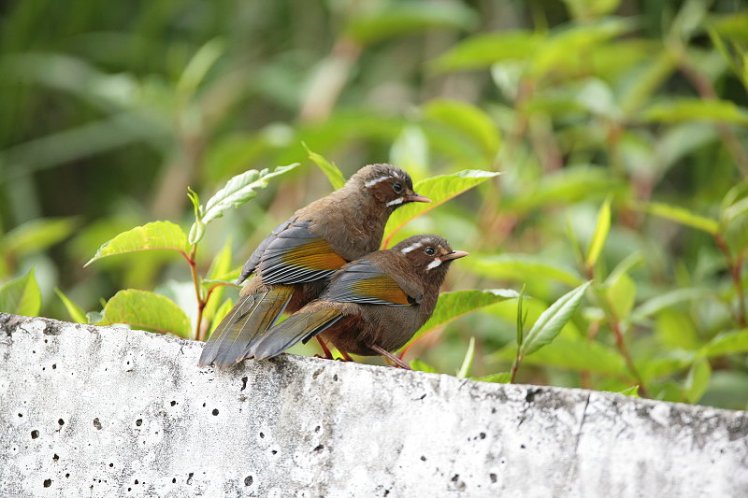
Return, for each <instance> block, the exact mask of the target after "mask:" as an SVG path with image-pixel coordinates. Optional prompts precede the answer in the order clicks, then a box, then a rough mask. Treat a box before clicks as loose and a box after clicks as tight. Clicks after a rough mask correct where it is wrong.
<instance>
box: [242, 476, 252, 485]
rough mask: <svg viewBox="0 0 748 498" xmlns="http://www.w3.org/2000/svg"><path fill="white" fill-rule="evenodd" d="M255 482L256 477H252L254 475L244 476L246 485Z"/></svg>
mask: <svg viewBox="0 0 748 498" xmlns="http://www.w3.org/2000/svg"><path fill="white" fill-rule="evenodd" d="M253 482H254V479H253V478H252V476H247V477H245V478H244V485H245V486H251V485H252V483H253Z"/></svg>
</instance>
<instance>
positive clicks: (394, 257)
mask: <svg viewBox="0 0 748 498" xmlns="http://www.w3.org/2000/svg"><path fill="white" fill-rule="evenodd" d="M467 254H468V253H466V252H464V251H453V250H452V249H451V248H450V247H449V244H448V243H447V241H446V240H444V239H443V238H441V237H438V236H436V235H418V236H415V237H410V238H409V239H406V240H404V241H403V242H400V243H399V244H397V245H396V246H394V247H393V248H392V249H389V250H385V251H377V252H374V253H372V254H369V255H367V256H364V257H363V258H361V259H358V260H356V261H353V262H352V263H348V264H347V265H345V266H344V267H343V268H341V269H340V270H339V271H338V272H337V273H336V274H335V276H334V277H333V278H332V280H331V281H330V285H329V286H328V287H327V289H326V290H325V291H324V292H323V293H322V295H321V296H320V297H319V299H317V300H315V301H312V302H311V303H309V304H307V305H306V306H304V307H303V308H301V309H300V310H299V311H297V312H296V313H294V314H293V315H291V316H290V317H289V318H288V319H287V320H286V321H284V322H282V323H280V324H278V325H276V326H275V327H273V328H271V329H270V330H268V332H267V334H265V335H264V336H262V337H259V338H258V339H257V340H256V341H252V343H251V344H250V345H249V347H248V348H247V354H246V357H247V358H255V359H258V360H261V359H264V358H271V357H273V356H275V355H277V354H279V353H281V352H283V351H285V350H286V349H288V348H289V347H291V346H293V345H294V344H296V343H297V342H299V341H302V342H304V343H306V342H307V341H309V340H310V339H311V338H312V337H315V336H317V335H318V334H320V335H321V336H322V337H323V338H324V339H325V340H326V341H329V342H331V343H332V344H334V345H335V347H336V348H337V349H338V350H339V351H340V352H341V353H342V354H343V356H344V357H346V358H347V359H349V357H348V353H352V354H357V355H363V356H375V355H382V356H385V357H386V358H388V359H389V360H390V361H392V362H394V363H395V364H396V365H398V366H400V367H402V368H409V367H408V365H407V364H406V363H405V362H403V361H402V360H401V359H400V358H398V357H397V356H395V355H394V354H392V353H391V352H392V351H395V350H397V349H399V348H401V347H402V346H404V345H405V343H406V342H408V340H410V338H411V337H413V334H414V333H415V332H416V331H417V330H418V329H419V328H421V326H422V325H423V324H424V323H426V320H428V319H429V317H430V316H431V313H433V311H434V307H435V306H436V301H437V299H438V297H439V287H440V286H441V284H442V282H444V278H445V277H446V275H447V270H448V269H449V265H450V263H451V262H452V261H453V260H455V259H458V258H462V257H464V256H467Z"/></svg>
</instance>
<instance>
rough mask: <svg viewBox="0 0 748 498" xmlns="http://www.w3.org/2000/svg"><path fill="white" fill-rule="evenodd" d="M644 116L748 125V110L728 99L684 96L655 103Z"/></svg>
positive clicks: (663, 120) (668, 120) (652, 119)
mask: <svg viewBox="0 0 748 498" xmlns="http://www.w3.org/2000/svg"><path fill="white" fill-rule="evenodd" d="M643 118H644V120H645V121H650V122H656V123H678V122H683V121H710V122H717V123H731V124H738V125H748V110H746V109H744V108H742V107H738V106H736V105H735V104H734V103H733V102H730V101H727V100H706V99H703V100H702V99H685V98H684V99H677V100H673V101H672V102H667V103H661V104H655V105H653V106H651V107H649V108H648V109H647V110H645V111H644V113H643Z"/></svg>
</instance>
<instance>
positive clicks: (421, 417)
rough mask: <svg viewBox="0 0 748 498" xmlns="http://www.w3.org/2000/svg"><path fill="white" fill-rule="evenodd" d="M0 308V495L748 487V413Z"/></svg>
mask: <svg viewBox="0 0 748 498" xmlns="http://www.w3.org/2000/svg"><path fill="white" fill-rule="evenodd" d="M200 349H201V345H200V344H198V343H194V342H190V341H184V340H179V339H176V338H169V337H163V336H158V335H154V334H149V333H145V332H139V331H128V330H124V329H121V328H119V329H117V328H100V327H88V326H80V325H74V324H69V323H64V322H56V321H53V320H46V319H38V318H37V319H28V318H21V317H15V316H11V315H2V314H0V417H2V418H1V419H0V495H1V496H12V497H24V496H35V497H36V496H39V497H42V496H174V497H181V496H192V495H200V496H239V495H243V496H260V497H265V496H276V497H286V496H308V497H316V496H330V497H336V496H341V497H346V496H364V497H373V496H389V497H399V496H405V497H422V496H423V497H426V496H428V497H432V496H434V497H436V496H465V497H479V496H500V495H501V496H529V497H550V496H554V497H559V496H589V497H601V496H606V497H614V496H632V497H633V496H637V497H638V496H642V497H649V496H664V497H679V496H689V497H690V496H709V497H722V496H735V497H738V496H743V497H744V496H748V414H747V413H745V412H729V411H722V410H716V409H711V408H702V407H692V406H685V405H676V404H669V403H658V402H651V401H643V400H636V399H630V398H624V397H622V396H618V395H613V394H604V393H598V392H587V391H581V390H568V389H552V388H546V387H543V388H539V387H529V386H501V385H495V384H484V383H476V382H468V381H464V380H459V379H456V378H453V377H449V376H444V375H428V374H422V373H413V372H405V371H402V370H397V369H392V368H383V367H371V366H365V365H355V364H347V363H340V362H328V361H325V360H318V359H314V358H296V357H282V358H279V359H276V360H272V361H269V362H262V363H254V362H247V363H246V364H245V365H244V366H243V367H241V368H239V369H237V370H236V371H233V372H228V373H227V372H216V371H214V370H212V369H207V370H201V369H198V368H197V366H196V363H197V359H198V356H199V354H200Z"/></svg>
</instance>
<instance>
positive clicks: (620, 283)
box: [605, 273, 636, 319]
mask: <svg viewBox="0 0 748 498" xmlns="http://www.w3.org/2000/svg"><path fill="white" fill-rule="evenodd" d="M605 293H606V295H607V298H608V301H609V302H610V305H611V306H612V307H613V312H614V313H615V315H616V317H618V318H619V319H625V318H628V316H629V313H630V312H631V308H633V307H634V302H635V300H636V283H634V281H633V280H632V279H631V277H629V276H628V275H627V274H626V273H620V274H618V275H616V278H614V279H613V281H612V282H610V283H609V284H608V288H607V289H606V290H605Z"/></svg>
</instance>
